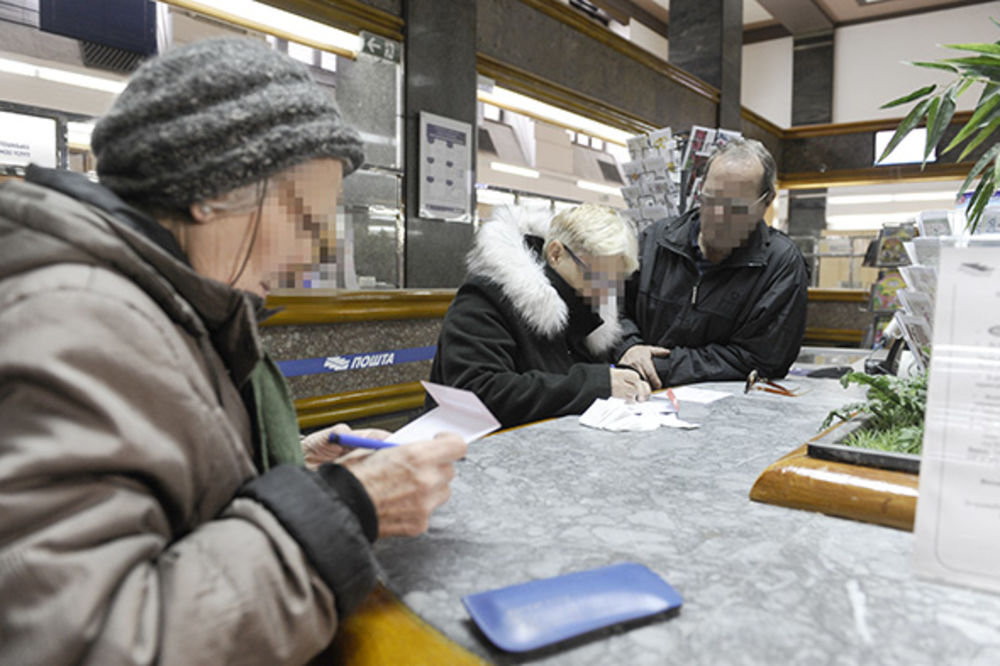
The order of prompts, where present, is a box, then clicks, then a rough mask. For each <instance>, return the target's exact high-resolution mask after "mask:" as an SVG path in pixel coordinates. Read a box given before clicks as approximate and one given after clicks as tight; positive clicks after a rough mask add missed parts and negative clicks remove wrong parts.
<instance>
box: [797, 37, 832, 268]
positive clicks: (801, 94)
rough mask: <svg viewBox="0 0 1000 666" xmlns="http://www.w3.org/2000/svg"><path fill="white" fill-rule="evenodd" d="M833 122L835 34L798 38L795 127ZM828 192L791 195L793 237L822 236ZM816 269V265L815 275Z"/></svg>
mask: <svg viewBox="0 0 1000 666" xmlns="http://www.w3.org/2000/svg"><path fill="white" fill-rule="evenodd" d="M832 121H833V32H832V31H830V32H824V33H822V34H819V35H812V36H809V37H796V38H795V41H794V45H793V51H792V125H793V126H795V125H812V124H817V123H829V122H832ZM826 192H827V191H826V189H825V188H823V189H815V190H798V191H792V192H790V193H789V198H788V233H789V235H792V236H812V237H814V238H819V237H820V236H821V235H822V233H823V230H824V229H826ZM814 261H815V259H814ZM816 269H817V267H815V266H814V267H813V274H814V275H815V274H816Z"/></svg>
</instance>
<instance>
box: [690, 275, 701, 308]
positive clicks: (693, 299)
mask: <svg viewBox="0 0 1000 666" xmlns="http://www.w3.org/2000/svg"><path fill="white" fill-rule="evenodd" d="M699 285H701V276H700V275H699V276H698V279H697V280H695V283H694V287H692V288H691V305H692V307H693V306H695V305H697V304H698V287H699Z"/></svg>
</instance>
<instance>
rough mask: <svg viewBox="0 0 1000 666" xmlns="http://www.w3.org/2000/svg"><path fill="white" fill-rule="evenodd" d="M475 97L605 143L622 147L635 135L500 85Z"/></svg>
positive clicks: (482, 91)
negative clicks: (593, 137)
mask: <svg viewBox="0 0 1000 666" xmlns="http://www.w3.org/2000/svg"><path fill="white" fill-rule="evenodd" d="M476 98H477V99H478V100H479V101H480V102H486V103H488V104H493V105H494V106H499V107H501V108H504V109H508V110H510V111H513V112H515V113H520V114H523V115H526V116H531V117H532V118H536V119H538V120H543V121H545V122H547V123H552V124H553V125H558V126H559V127H564V128H566V129H570V130H573V131H575V132H583V133H584V134H589V135H590V136H596V137H599V138H601V139H604V140H605V141H610V142H611V143H617V144H618V145H621V146H624V145H626V143H625V141H626V140H627V139H628V138H629V137H631V136H632V133H631V132H626V131H624V130H620V129H618V128H616V127H611V126H610V125H605V124H604V123H599V122H597V121H596V120H591V119H590V118H585V117H584V116H581V115H578V114H576V113H572V112H570V111H564V110H563V109H560V108H559V107H556V106H552V105H551V104H546V103H545V102H540V101H538V100H537V99H533V98H531V97H528V96H526V95H521V94H520V93H516V92H514V91H513V90H507V89H506V88H501V87H499V86H497V87H494V88H493V91H492V92H487V91H485V90H479V91H477V92H476Z"/></svg>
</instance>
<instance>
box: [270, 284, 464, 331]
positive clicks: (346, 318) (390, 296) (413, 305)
mask: <svg viewBox="0 0 1000 666" xmlns="http://www.w3.org/2000/svg"><path fill="white" fill-rule="evenodd" d="M455 291H456V290H454V289H393V290H386V291H343V292H317V293H316V294H289V295H284V294H282V295H278V294H271V295H270V296H268V298H267V307H269V308H281V311H280V312H278V313H276V314H274V315H272V316H271V317H269V318H268V319H267V320H266V321H265V322H264V323H263V324H262V326H298V325H313V324H339V323H344V322H356V321H386V320H395V319H439V318H442V317H444V314H445V312H447V311H448V306H449V305H451V302H452V300H454V298H455Z"/></svg>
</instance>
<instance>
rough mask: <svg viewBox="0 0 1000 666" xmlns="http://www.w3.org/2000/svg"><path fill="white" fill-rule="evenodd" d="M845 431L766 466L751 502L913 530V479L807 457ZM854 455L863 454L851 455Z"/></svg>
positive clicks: (827, 433)
mask: <svg viewBox="0 0 1000 666" xmlns="http://www.w3.org/2000/svg"><path fill="white" fill-rule="evenodd" d="M846 423H851V422H846ZM842 429H843V430H842ZM847 430H848V428H847V427H845V422H841V423H838V424H836V425H834V426H832V427H831V428H828V429H827V430H824V431H823V432H821V433H820V434H818V435H816V437H814V438H812V439H811V440H809V442H807V443H806V444H803V445H802V446H800V447H799V448H797V449H795V450H794V451H792V452H791V453H788V454H787V455H785V456H783V457H781V458H780V459H778V460H777V461H775V462H774V463H772V464H771V465H769V466H768V467H767V468H766V469H765V470H764V471H763V473H761V475H760V477H758V478H757V481H756V483H754V485H753V488H752V489H751V490H750V499H752V500H754V501H756V502H764V503H767V504H777V505H779V506H786V507H790V508H793V509H804V510H807V511H819V512H822V513H826V514H829V515H831V516H840V517H841V518H850V519H852V520H860V521H862V522H867V523H877V524H879V525H887V526H889V527H895V528H897V529H901V530H912V529H913V517H914V513H915V512H916V508H917V488H918V483H919V477H918V476H917V474H914V473H912V472H901V471H896V470H889V469H879V468H876V467H868V466H862V465H857V464H852V463H848V462H841V461H834V460H824V459H821V458H814V457H812V456H810V455H809V453H808V449H809V445H810V444H811V443H813V442H820V443H821V444H822V443H823V442H827V441H831V440H836V439H840V438H842V437H843V436H846V434H849V433H848V432H847ZM839 448H850V447H839ZM858 451H864V450H863V449H853V453H855V454H857V452H858ZM871 453H882V452H871Z"/></svg>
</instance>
